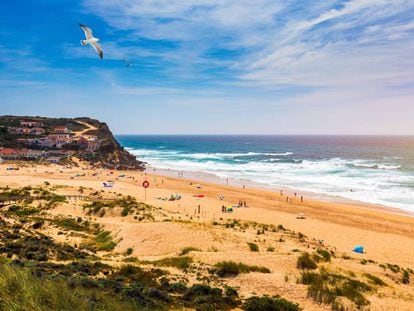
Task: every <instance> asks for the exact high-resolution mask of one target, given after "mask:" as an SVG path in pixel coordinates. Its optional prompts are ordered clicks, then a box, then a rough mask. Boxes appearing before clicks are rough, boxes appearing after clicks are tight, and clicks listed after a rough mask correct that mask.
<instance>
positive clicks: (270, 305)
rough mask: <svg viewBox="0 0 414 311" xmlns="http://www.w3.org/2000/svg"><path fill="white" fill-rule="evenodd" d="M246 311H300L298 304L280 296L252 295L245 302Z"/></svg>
mask: <svg viewBox="0 0 414 311" xmlns="http://www.w3.org/2000/svg"><path fill="white" fill-rule="evenodd" d="M243 310H246V311H300V310H301V308H300V307H299V305H298V304H296V303H293V302H290V301H288V300H286V299H284V298H281V297H280V296H273V297H269V296H263V297H250V298H248V299H246V301H245V302H244V304H243Z"/></svg>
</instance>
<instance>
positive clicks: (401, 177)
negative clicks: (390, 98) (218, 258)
mask: <svg viewBox="0 0 414 311" xmlns="http://www.w3.org/2000/svg"><path fill="white" fill-rule="evenodd" d="M117 138H118V140H119V141H120V143H121V144H122V145H123V146H124V147H125V148H127V149H128V150H129V151H130V152H131V153H132V154H134V155H136V156H137V158H138V159H140V160H143V161H145V162H147V163H148V164H150V165H151V166H153V167H158V168H164V169H173V170H183V171H193V172H204V173H209V174H214V175H216V176H218V177H221V178H231V179H243V180H248V181H252V182H255V183H259V184H263V185H267V186H274V187H275V188H276V187H290V188H294V189H298V190H303V191H308V192H313V193H317V194H322V195H329V196H335V197H338V198H345V199H352V200H358V201H362V202H366V203H372V204H380V205H384V206H388V207H395V208H399V209H403V210H406V211H410V212H414V136H402V137H395V136H382V137H381V136H172V135H168V136H158V135H149V136H142V135H119V136H117Z"/></svg>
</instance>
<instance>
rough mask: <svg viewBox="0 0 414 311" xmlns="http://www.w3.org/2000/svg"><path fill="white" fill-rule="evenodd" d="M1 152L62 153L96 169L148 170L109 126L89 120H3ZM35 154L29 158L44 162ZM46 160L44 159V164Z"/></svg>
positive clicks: (0, 127)
mask: <svg viewBox="0 0 414 311" xmlns="http://www.w3.org/2000/svg"><path fill="white" fill-rule="evenodd" d="M0 148H3V149H4V148H14V150H23V149H29V150H38V151H43V155H46V154H48V153H49V154H51V155H52V154H53V155H56V154H59V152H61V153H62V154H64V153H66V154H70V155H71V158H79V159H82V160H86V161H88V162H90V163H91V164H92V165H94V166H96V167H105V168H111V169H139V170H141V169H143V167H144V163H143V162H140V161H138V160H137V159H136V158H135V156H134V155H132V154H130V153H129V152H128V151H127V150H125V149H124V148H123V147H122V146H121V145H120V144H119V143H118V141H117V140H116V139H115V137H114V136H113V134H112V132H111V130H110V129H109V126H108V125H107V124H106V123H104V122H100V121H99V120H95V119H91V118H87V117H81V118H73V119H72V118H47V117H32V116H0ZM8 152H9V153H10V152H13V150H9V151H8ZM33 154H35V153H34V152H31V154H30V157H29V156H26V158H30V159H31V160H33V159H35V160H36V159H37V160H39V159H40V156H39V158H36V157H35V155H33ZM21 156H22V153H21V152H20V155H19V157H21ZM11 158H13V157H11ZM44 158H45V156H42V157H41V160H44ZM55 158H56V157H53V159H55ZM16 159H17V156H16ZM46 160H47V159H46Z"/></svg>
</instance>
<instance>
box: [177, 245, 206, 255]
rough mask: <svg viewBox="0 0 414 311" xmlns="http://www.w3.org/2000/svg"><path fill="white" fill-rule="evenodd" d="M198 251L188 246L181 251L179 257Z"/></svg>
mask: <svg viewBox="0 0 414 311" xmlns="http://www.w3.org/2000/svg"><path fill="white" fill-rule="evenodd" d="M199 251H201V250H200V249H199V248H196V247H192V246H189V247H184V248H183V249H182V250H181V252H180V254H179V255H180V256H184V255H187V254H188V253H190V252H199Z"/></svg>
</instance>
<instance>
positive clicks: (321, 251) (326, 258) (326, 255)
mask: <svg viewBox="0 0 414 311" xmlns="http://www.w3.org/2000/svg"><path fill="white" fill-rule="evenodd" d="M316 253H318V254H319V255H320V256H322V258H323V260H324V261H326V262H330V261H331V253H330V252H328V251H327V250H324V249H318V250H317V251H316Z"/></svg>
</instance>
